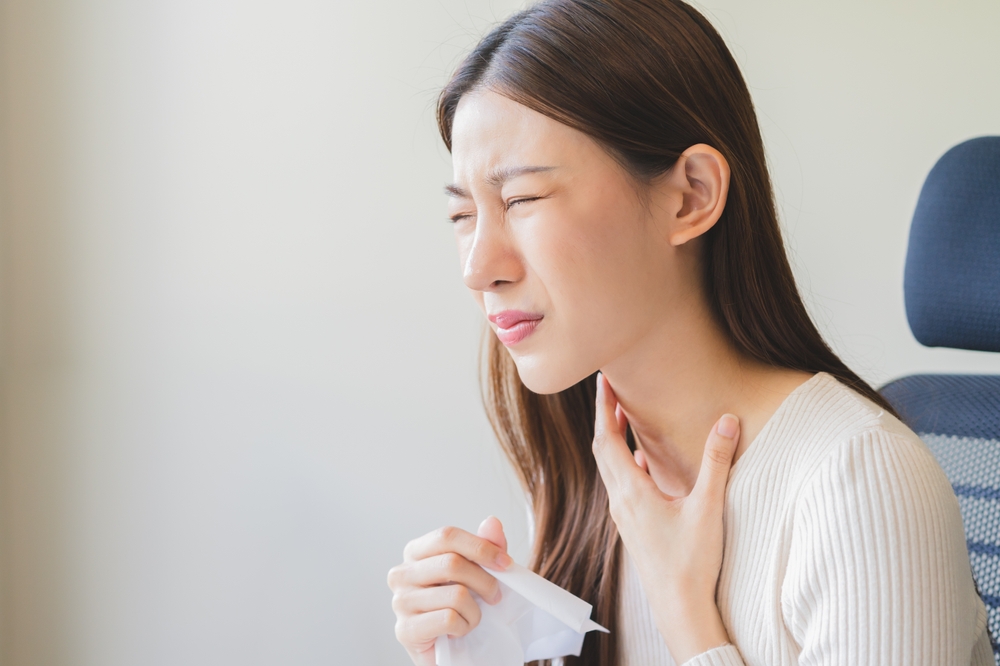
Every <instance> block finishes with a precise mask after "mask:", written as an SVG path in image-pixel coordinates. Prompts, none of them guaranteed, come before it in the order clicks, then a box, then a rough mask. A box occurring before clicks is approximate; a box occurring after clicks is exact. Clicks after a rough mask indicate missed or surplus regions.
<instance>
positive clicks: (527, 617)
mask: <svg viewBox="0 0 1000 666" xmlns="http://www.w3.org/2000/svg"><path fill="white" fill-rule="evenodd" d="M483 571H485V572H486V573H488V574H490V575H491V576H494V577H495V578H496V579H497V580H498V581H500V593H501V599H500V603H498V604H496V605H495V606H490V605H489V604H487V603H486V602H485V601H483V600H482V599H480V598H479V597H478V596H477V597H476V603H478V604H479V608H480V610H481V611H482V612H483V617H482V619H481V620H480V621H479V625H478V626H477V627H476V628H475V629H473V630H472V631H470V632H469V633H468V634H466V635H465V636H462V637H459V638H450V637H448V636H441V637H439V638H438V639H437V642H436V643H435V644H434V656H435V659H436V661H437V666H521V664H524V663H525V662H528V661H534V660H536V659H555V658H556V657H565V656H567V655H575V656H579V655H580V649H581V648H582V647H583V636H584V634H586V633H587V632H588V631H593V630H595V629H596V630H598V631H603V632H607V631H608V630H607V629H605V628H604V627H602V626H601V625H599V624H597V623H596V622H593V621H592V620H591V619H590V612H591V610H593V606H591V605H590V604H588V603H587V602H586V601H584V600H583V599H580V598H579V597H575V596H573V595H572V594H571V593H569V592H567V591H566V590H564V589H562V588H561V587H559V586H558V585H556V584H555V583H552V582H550V581H548V580H546V579H544V578H542V577H541V576H539V575H538V574H536V573H534V572H533V571H529V570H528V569H525V568H524V567H522V566H520V565H519V564H516V563H515V564H511V565H510V566H509V567H508V568H507V570H506V571H491V570H489V569H483Z"/></svg>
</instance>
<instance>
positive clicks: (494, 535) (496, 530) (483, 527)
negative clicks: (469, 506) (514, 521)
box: [476, 516, 507, 552]
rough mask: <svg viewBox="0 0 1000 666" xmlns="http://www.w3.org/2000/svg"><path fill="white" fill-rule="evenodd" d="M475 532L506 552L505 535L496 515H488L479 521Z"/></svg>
mask: <svg viewBox="0 0 1000 666" xmlns="http://www.w3.org/2000/svg"><path fill="white" fill-rule="evenodd" d="M476 534H477V535H478V536H481V537H482V538H484V539H486V540H487V541H489V542H491V543H493V544H496V546H497V547H499V548H500V549H501V550H503V551H504V552H507V537H506V536H504V533H503V525H502V524H501V523H500V519H499V518H497V517H496V516H490V517H489V518H487V519H486V520H484V521H483V522H482V523H480V524H479V529H478V530H477V531H476Z"/></svg>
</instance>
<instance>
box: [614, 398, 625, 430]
mask: <svg viewBox="0 0 1000 666" xmlns="http://www.w3.org/2000/svg"><path fill="white" fill-rule="evenodd" d="M615 403H616V404H615V421H616V422H617V423H618V434H620V435H621V436H622V437H624V436H625V429H626V428H628V417H627V416H625V410H624V409H622V406H621V403H620V402H618V400H617V399H616V400H615Z"/></svg>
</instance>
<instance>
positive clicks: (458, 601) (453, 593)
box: [392, 585, 483, 628]
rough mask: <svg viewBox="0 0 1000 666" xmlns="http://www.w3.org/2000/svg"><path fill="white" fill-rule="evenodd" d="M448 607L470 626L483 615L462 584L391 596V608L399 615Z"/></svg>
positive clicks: (476, 623) (424, 588)
mask: <svg viewBox="0 0 1000 666" xmlns="http://www.w3.org/2000/svg"><path fill="white" fill-rule="evenodd" d="M449 608H451V609H453V610H455V611H458V614H459V615H461V616H462V619H464V620H465V621H466V622H467V623H468V625H469V627H470V628H473V627H475V626H477V625H478V624H479V620H480V619H481V618H482V616H483V612H482V611H481V610H480V609H479V604H477V603H476V600H475V598H474V597H473V596H472V592H470V591H469V588H467V587H465V586H464V585H442V586H440V587H422V588H419V589H415V590H407V591H406V592H403V593H401V594H397V595H394V596H393V598H392V610H394V611H395V612H396V613H398V614H401V615H417V614H420V613H432V612H434V611H438V610H446V609H449Z"/></svg>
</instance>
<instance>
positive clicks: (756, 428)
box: [602, 307, 811, 497]
mask: <svg viewBox="0 0 1000 666" xmlns="http://www.w3.org/2000/svg"><path fill="white" fill-rule="evenodd" d="M671 314H672V316H671V318H670V319H669V321H664V322H663V323H662V325H661V326H659V327H657V328H656V329H655V330H651V331H650V332H649V334H648V335H646V336H645V337H644V338H643V340H641V341H640V342H639V343H638V344H636V345H634V346H633V347H632V348H630V349H629V350H628V352H627V353H626V354H623V355H621V356H620V357H618V358H616V359H615V360H614V361H612V362H611V363H608V364H607V365H606V367H604V368H602V371H603V372H604V374H605V376H606V377H607V378H608V381H609V382H610V383H611V386H612V388H613V389H614V391H615V394H616V395H617V397H618V401H619V403H620V404H621V406H622V408H623V409H624V411H625V414H626V416H627V417H628V420H629V424H630V427H631V428H632V432H633V434H634V435H635V438H636V441H637V443H638V445H639V448H641V449H642V450H643V452H644V453H645V455H646V459H647V460H648V464H649V473H650V476H651V477H652V478H653V480H654V481H655V482H656V484H657V486H658V487H659V488H660V490H661V491H663V492H664V493H666V494H667V495H670V496H673V497H683V496H686V495H688V494H689V493H690V491H691V488H692V487H693V486H694V482H695V479H696V478H697V476H698V470H699V468H700V465H701V459H702V454H703V452H704V449H705V441H706V439H707V437H708V434H709V431H710V430H711V428H712V426H713V425H714V424H715V422H716V421H717V420H718V419H719V417H720V416H722V414H725V413H727V412H728V413H731V414H735V415H736V416H738V417H739V418H740V423H741V441H740V443H739V447H738V448H737V451H736V459H737V460H738V459H739V457H740V456H741V455H742V454H743V452H744V451H746V449H747V448H748V447H749V446H750V444H751V443H752V442H753V440H754V438H755V437H756V436H757V434H758V433H759V432H760V430H761V429H762V428H763V427H764V425H765V424H766V422H767V420H768V419H769V418H770V417H771V415H772V414H773V413H774V412H775V411H776V410H777V408H778V407H779V406H780V405H781V403H782V402H783V401H784V399H785V398H786V397H788V395H789V394H790V393H791V392H792V391H794V390H795V388H797V387H798V386H799V385H801V384H802V383H803V382H805V381H806V380H807V379H809V377H811V374H809V373H805V372H799V371H795V370H788V369H786V368H776V367H773V366H768V365H764V364H763V363H760V362H759V361H756V360H754V359H749V358H746V357H745V356H742V355H741V354H740V353H739V352H738V351H737V350H736V348H735V347H734V346H733V344H732V343H731V342H730V340H729V339H728V338H727V337H726V335H725V334H724V332H723V331H722V330H721V328H720V326H719V325H718V324H717V322H716V321H715V320H714V318H713V317H712V316H711V314H710V313H708V312H707V311H705V310H704V309H703V308H699V307H693V308H692V309H691V310H690V311H689V312H687V313H685V315H684V316H678V315H679V314H681V313H678V312H674V313H671Z"/></svg>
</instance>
